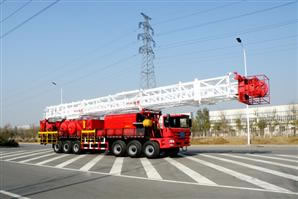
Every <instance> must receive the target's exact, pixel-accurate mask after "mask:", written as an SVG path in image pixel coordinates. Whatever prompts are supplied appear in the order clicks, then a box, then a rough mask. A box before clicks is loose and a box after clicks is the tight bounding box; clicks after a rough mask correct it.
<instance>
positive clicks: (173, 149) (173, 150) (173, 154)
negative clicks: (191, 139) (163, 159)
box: [168, 147, 180, 157]
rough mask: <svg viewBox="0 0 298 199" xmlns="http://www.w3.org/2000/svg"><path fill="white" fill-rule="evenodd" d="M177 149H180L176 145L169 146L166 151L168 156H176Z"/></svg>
mask: <svg viewBox="0 0 298 199" xmlns="http://www.w3.org/2000/svg"><path fill="white" fill-rule="evenodd" d="M179 151H180V149H179V147H177V148H171V149H169V151H168V153H169V156H170V157H177V156H178V153H179Z"/></svg>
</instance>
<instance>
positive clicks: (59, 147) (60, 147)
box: [53, 141, 62, 153]
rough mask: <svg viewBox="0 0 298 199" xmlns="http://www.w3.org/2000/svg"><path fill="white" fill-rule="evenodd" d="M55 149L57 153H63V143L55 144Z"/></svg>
mask: <svg viewBox="0 0 298 199" xmlns="http://www.w3.org/2000/svg"><path fill="white" fill-rule="evenodd" d="M53 149H54V151H55V152H56V153H61V152H62V142H61V141H59V142H58V143H57V144H53Z"/></svg>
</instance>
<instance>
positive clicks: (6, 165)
mask: <svg viewBox="0 0 298 199" xmlns="http://www.w3.org/2000/svg"><path fill="white" fill-rule="evenodd" d="M297 148H298V147H297V146H252V147H246V146H198V147H197V146H196V147H190V148H189V150H188V152H186V153H180V157H177V158H159V159H150V160H149V159H147V158H137V159H132V158H129V157H124V158H115V157H114V156H112V155H105V154H82V155H73V154H70V155H65V154H55V153H54V152H53V151H52V149H51V148H50V146H40V145H36V144H22V145H21V147H19V148H0V157H1V158H0V177H1V187H0V198H3V199H5V198H56V199H57V198H71V199H76V198H80V199H81V198H84V199H85V198H171V199H173V198H219V199H224V198H229V199H230V198H237V199H238V198H241V199H246V198H247V199H251V198H270V199H271V198H297V197H298V182H297V181H298V149H297Z"/></svg>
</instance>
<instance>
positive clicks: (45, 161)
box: [35, 154, 69, 165]
mask: <svg viewBox="0 0 298 199" xmlns="http://www.w3.org/2000/svg"><path fill="white" fill-rule="evenodd" d="M66 156H69V154H63V155H62V154H61V155H58V156H56V157H53V158H51V159H47V160H44V161H41V162H38V163H36V164H35V165H44V164H46V163H48V162H52V161H54V160H58V159H60V158H64V157H66Z"/></svg>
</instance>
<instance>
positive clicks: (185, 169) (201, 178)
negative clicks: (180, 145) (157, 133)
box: [165, 158, 216, 185]
mask: <svg viewBox="0 0 298 199" xmlns="http://www.w3.org/2000/svg"><path fill="white" fill-rule="evenodd" d="M165 160H166V161H168V162H169V163H170V164H172V165H173V166H175V167H176V168H177V169H179V170H180V171H182V172H183V173H185V174H186V175H188V176H189V177H191V178H192V179H193V180H195V181H196V182H198V183H200V184H208V185H216V183H215V182H213V181H211V180H209V179H208V178H206V177H204V176H202V175H201V174H199V173H197V172H196V171H194V170H192V169H190V168H188V167H186V166H184V165H183V164H181V163H180V162H178V161H176V160H174V159H172V158H165Z"/></svg>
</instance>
